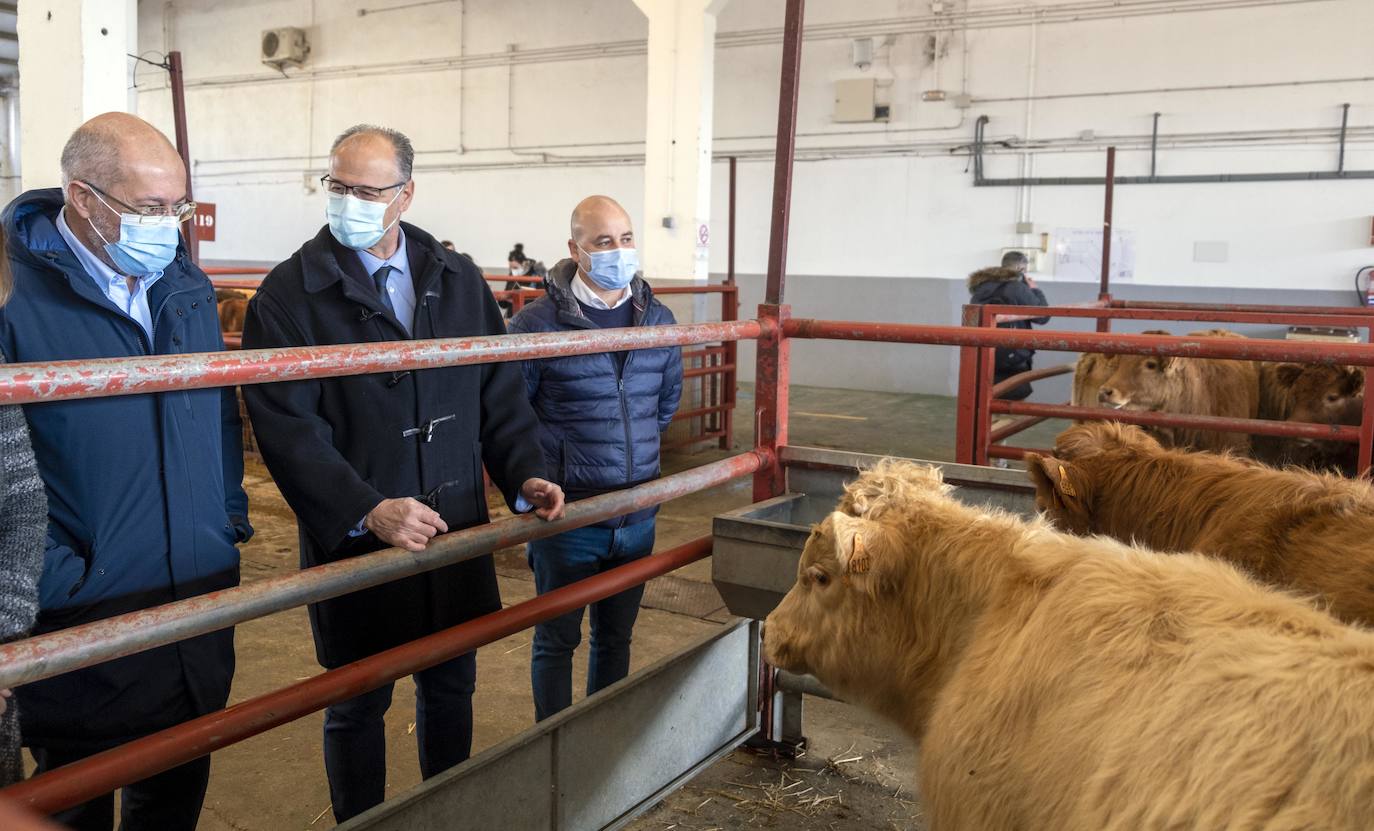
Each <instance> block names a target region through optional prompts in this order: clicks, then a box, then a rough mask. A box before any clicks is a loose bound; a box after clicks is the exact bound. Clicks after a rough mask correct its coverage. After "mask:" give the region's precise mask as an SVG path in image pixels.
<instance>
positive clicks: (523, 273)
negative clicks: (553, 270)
mask: <svg viewBox="0 0 1374 831" xmlns="http://www.w3.org/2000/svg"><path fill="white" fill-rule="evenodd" d="M506 264H507V265H508V266H509V267H510V276H512V277H538V278H539V279H540V280H548V279H549V270H548V269H547V268H545V267H544V264H543V263H541V262H539V261H538V260H536V259H532V258H530V257H527V256H525V245H524V243H519V242H517V243H516V244H515V247H514V248H512V249H511V251H510V253H509V254H507V255H506ZM528 288H533V286H531V285H530V284H529V283H521V282H520V281H518V280H507V281H506V291H519V290H520V289H528ZM500 305H501V310H502V311H504V312H505V314H506V317H510V315H511V310H512V309H514V308H515V306H514V304H513V303H511V301H509V300H502V301H501V303H500Z"/></svg>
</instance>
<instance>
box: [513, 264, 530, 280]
mask: <svg viewBox="0 0 1374 831" xmlns="http://www.w3.org/2000/svg"><path fill="white" fill-rule="evenodd" d="M529 273H530V264H529V263H521V264H520V265H513V266H511V267H510V276H512V277H524V276H525V275H526V274H529Z"/></svg>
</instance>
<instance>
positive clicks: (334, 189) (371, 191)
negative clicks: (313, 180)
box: [320, 175, 407, 202]
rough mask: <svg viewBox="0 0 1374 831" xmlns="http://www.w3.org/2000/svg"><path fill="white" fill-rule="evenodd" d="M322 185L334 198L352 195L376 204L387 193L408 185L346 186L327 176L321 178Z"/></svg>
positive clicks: (400, 183)
mask: <svg viewBox="0 0 1374 831" xmlns="http://www.w3.org/2000/svg"><path fill="white" fill-rule="evenodd" d="M320 184H321V185H323V186H324V189H325V190H326V191H328V192H329V193H331V194H333V195H334V196H347V195H349V194H350V193H351V194H353V195H354V196H356V197H358V198H359V199H365V200H367V201H368V202H376V201H378V200H380V199H382V198H384V196H385V194H386V192H387V191H389V190H394V189H396V188H403V187H405V186H406V184H407V183H406V182H397V183H396V184H394V185H387V186H386V187H384V188H374V187H369V186H368V185H345V184H344V183H343V182H340V181H339V180H338V179H334V178H331V177H330V176H328V175H325V176H321V177H320Z"/></svg>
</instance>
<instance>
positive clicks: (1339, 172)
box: [973, 104, 1374, 188]
mask: <svg viewBox="0 0 1374 831" xmlns="http://www.w3.org/2000/svg"><path fill="white" fill-rule="evenodd" d="M1343 106H1344V107H1345V110H1346V112H1347V113H1348V112H1349V107H1350V105H1349V104H1345V105H1343ZM990 120H991V119H989V118H988V116H986V115H980V116H978V120H977V121H976V122H974V125H973V186H974V187H979V188H992V187H1003V188H1005V187H1027V186H1030V187H1039V186H1080V185H1081V186H1101V185H1104V184H1106V182H1107V180H1106V178H1105V177H1102V176H1036V177H1025V176H1012V177H1001V178H997V177H989V176H985V175H984V173H983V149H984V147H986V146H987V145H986V128H987V124H988V122H989V121H990ZM1345 136H1346V118H1345V117H1343V118H1342V126H1341V130H1340V133H1339V141H1340V162H1339V166H1338V168H1337V169H1336V170H1310V171H1295V172H1276V173H1192V174H1182V175H1171V176H1160V175H1158V174H1156V173H1154V172H1153V170H1152V171H1151V173H1150V175H1149V176H1117V177H1115V181H1116V184H1118V185H1202V184H1232V183H1238V182H1314V181H1328V180H1333V179H1374V170H1346V169H1345ZM1157 140H1158V136H1157V135H1156V136H1155V139H1154V140H1152V142H1151V147H1152V148H1153V146H1154V144H1155V142H1156V141H1157ZM1153 157H1154V154H1153V151H1152V152H1151V165H1152V166H1153V164H1154V161H1153Z"/></svg>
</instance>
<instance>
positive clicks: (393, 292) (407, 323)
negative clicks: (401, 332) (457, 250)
mask: <svg viewBox="0 0 1374 831" xmlns="http://www.w3.org/2000/svg"><path fill="white" fill-rule="evenodd" d="M358 259H359V260H362V263H363V270H365V271H366V272H367V276H368V277H369V278H370V277H372V275H373V274H376V273H377V269H379V268H381V267H382V266H384V265H389V266H391V267H392V268H393V269H395V270H394V271H392V272H391V273H390V274H389V275H387V278H386V293H387V297H388V298H389V299H390V300H391V308H393V309H395V310H396V319H397V320H398V321H400V323H401V326H403V327H405V330H406V334H407V335H409V334H411V329H412V327H413V326H414V324H415V281H414V280H413V279H411V276H410V258H409V257H407V256H406V232H405V231H402V232H401V238H400V241H399V242H398V243H397V245H396V250H395V251H394V252H393V253H392V255H391V256H390V257H387V258H386V259H385V260H383V259H381V258H379V257H377V256H375V255H374V254H373V253H372V252H371V251H367V250H362V251H359V252H358Z"/></svg>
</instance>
